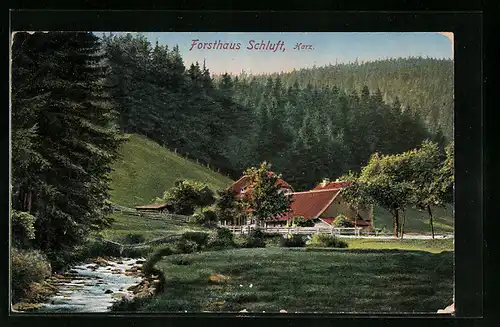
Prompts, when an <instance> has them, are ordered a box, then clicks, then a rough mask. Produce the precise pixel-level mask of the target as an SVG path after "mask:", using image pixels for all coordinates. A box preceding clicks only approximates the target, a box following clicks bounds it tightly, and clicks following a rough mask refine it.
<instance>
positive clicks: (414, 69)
mask: <svg viewBox="0 0 500 327" xmlns="http://www.w3.org/2000/svg"><path fill="white" fill-rule="evenodd" d="M278 75H279V76H280V78H281V81H282V83H283V84H284V85H286V86H291V85H294V84H295V83H298V86H299V87H300V88H306V87H307V85H308V84H311V85H312V87H313V88H324V87H333V86H336V87H339V88H340V89H341V90H345V91H347V92H349V91H351V90H356V91H358V92H361V90H362V89H363V87H364V86H367V87H368V89H370V90H377V89H380V91H381V92H382V96H383V99H384V101H385V102H388V103H393V102H395V101H396V99H398V100H399V101H400V102H401V103H402V105H403V106H404V107H406V108H409V109H410V110H412V111H414V112H417V113H418V114H419V115H420V116H421V117H422V118H423V120H424V122H425V124H426V126H427V127H428V128H429V131H430V132H432V133H437V132H438V131H439V129H441V132H442V133H443V134H444V136H445V137H446V138H447V139H451V138H452V137H453V107H454V104H453V60H451V59H434V58H422V57H410V58H391V59H386V60H377V61H369V62H363V63H358V62H354V63H348V64H343V63H340V64H335V65H332V64H331V65H328V66H322V67H314V68H304V69H299V70H294V71H292V72H289V73H280V74H277V73H276V74H273V75H271V76H272V77H273V78H276V77H277V76H278ZM240 78H250V76H245V75H243V76H240ZM267 78H268V75H261V76H257V79H261V80H265V79H267Z"/></svg>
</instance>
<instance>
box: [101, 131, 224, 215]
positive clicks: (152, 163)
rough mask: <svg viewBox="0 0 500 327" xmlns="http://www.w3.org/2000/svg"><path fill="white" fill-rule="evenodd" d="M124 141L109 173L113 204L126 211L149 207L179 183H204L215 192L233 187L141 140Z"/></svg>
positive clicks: (206, 171) (129, 138) (163, 149)
mask: <svg viewBox="0 0 500 327" xmlns="http://www.w3.org/2000/svg"><path fill="white" fill-rule="evenodd" d="M127 137H128V141H126V142H125V143H124V144H123V145H122V147H121V149H120V154H121V156H120V158H119V159H118V160H117V161H116V162H115V164H114V171H113V172H112V173H111V180H112V182H111V189H112V190H111V201H112V202H113V203H116V204H119V205H123V206H128V207H134V206H136V205H140V204H147V203H151V200H152V199H154V198H155V197H158V196H161V195H162V194H163V192H164V191H165V190H167V189H169V188H170V187H172V186H173V184H174V182H175V181H176V180H178V179H192V180H195V181H199V182H203V183H206V184H207V185H208V186H209V187H210V188H211V189H213V190H214V191H216V190H218V189H221V188H224V187H228V186H229V185H231V183H232V181H231V179H229V178H227V177H225V176H223V175H221V174H219V173H217V172H214V171H212V170H210V169H208V168H206V167H203V166H201V165H198V164H196V163H195V162H192V161H190V160H187V159H185V158H183V157H181V156H179V155H177V154H175V153H173V152H170V151H169V150H168V149H166V148H164V147H162V146H160V145H159V144H157V143H155V142H153V141H151V140H149V139H148V138H146V137H144V136H139V135H135V134H132V135H127Z"/></svg>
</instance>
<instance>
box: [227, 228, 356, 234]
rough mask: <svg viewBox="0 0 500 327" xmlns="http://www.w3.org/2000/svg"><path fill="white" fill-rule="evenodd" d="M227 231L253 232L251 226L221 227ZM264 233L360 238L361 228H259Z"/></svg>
mask: <svg viewBox="0 0 500 327" xmlns="http://www.w3.org/2000/svg"><path fill="white" fill-rule="evenodd" d="M222 227H225V228H227V229H229V230H230V231H231V232H233V233H234V234H248V233H250V231H252V230H254V229H255V227H253V226H222ZM260 230H261V231H263V232H264V233H278V234H284V235H285V234H305V235H311V234H331V235H354V236H360V234H361V230H362V228H361V227H350V228H336V227H334V228H329V227H261V228H260Z"/></svg>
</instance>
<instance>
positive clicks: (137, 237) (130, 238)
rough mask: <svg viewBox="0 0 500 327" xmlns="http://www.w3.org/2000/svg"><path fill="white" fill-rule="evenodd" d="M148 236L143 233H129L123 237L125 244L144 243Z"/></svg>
mask: <svg viewBox="0 0 500 327" xmlns="http://www.w3.org/2000/svg"><path fill="white" fill-rule="evenodd" d="M145 241H146V238H145V237H144V235H142V234H137V233H129V234H127V235H125V237H124V238H123V243H125V244H139V243H144V242H145Z"/></svg>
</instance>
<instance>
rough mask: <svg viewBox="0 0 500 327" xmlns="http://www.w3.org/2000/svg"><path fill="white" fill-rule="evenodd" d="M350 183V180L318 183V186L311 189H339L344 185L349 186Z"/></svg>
mask: <svg viewBox="0 0 500 327" xmlns="http://www.w3.org/2000/svg"><path fill="white" fill-rule="evenodd" d="M349 184H351V183H350V182H342V181H340V182H329V183H326V184H323V183H320V184H318V186H316V187H315V188H313V191H319V190H336V189H341V188H344V187H347V186H349Z"/></svg>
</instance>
